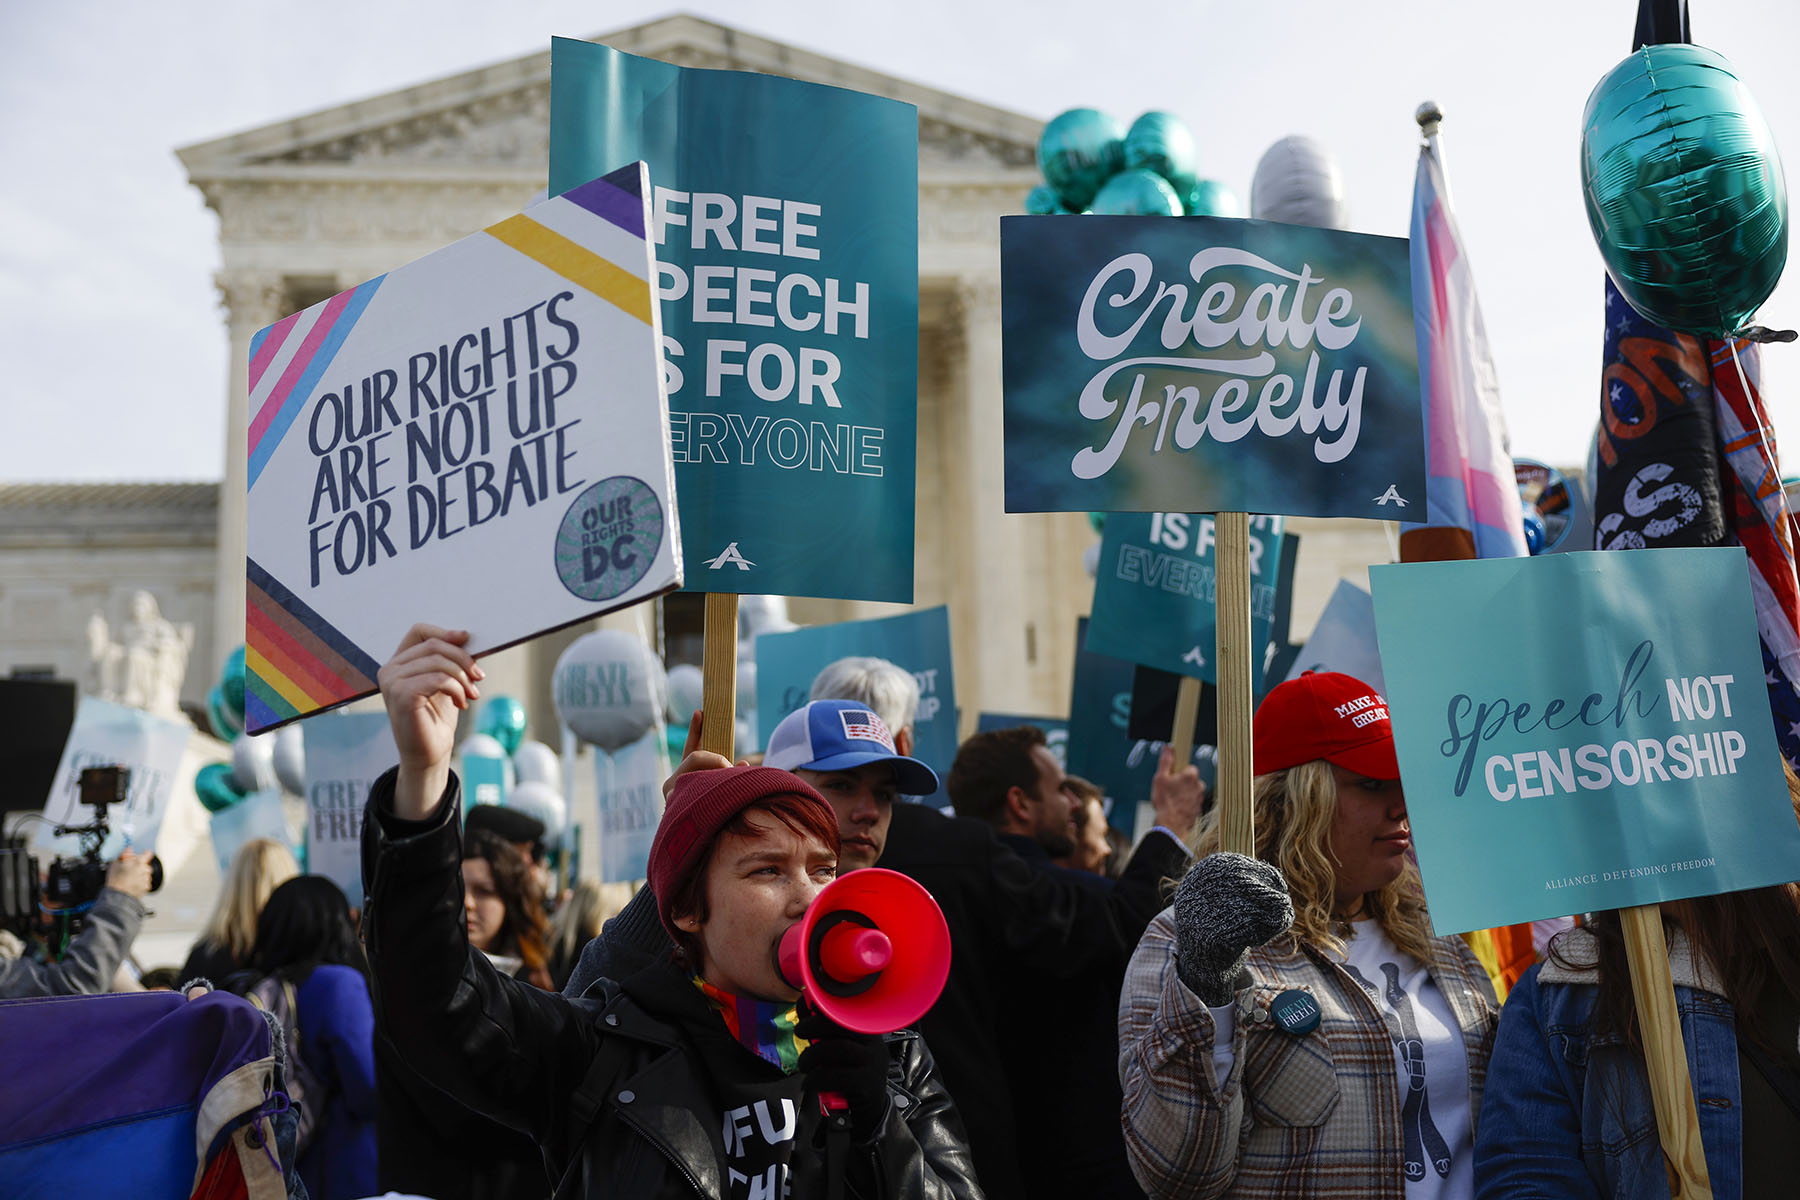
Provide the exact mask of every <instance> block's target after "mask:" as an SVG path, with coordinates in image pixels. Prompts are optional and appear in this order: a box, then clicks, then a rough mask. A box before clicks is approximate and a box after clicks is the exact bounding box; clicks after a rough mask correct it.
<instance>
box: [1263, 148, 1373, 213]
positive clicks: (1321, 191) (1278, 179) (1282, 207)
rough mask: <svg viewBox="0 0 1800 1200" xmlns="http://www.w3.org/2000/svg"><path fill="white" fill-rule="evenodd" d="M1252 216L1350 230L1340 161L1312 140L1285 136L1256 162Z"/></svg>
mask: <svg viewBox="0 0 1800 1200" xmlns="http://www.w3.org/2000/svg"><path fill="white" fill-rule="evenodd" d="M1250 215H1251V216H1252V217H1255V218H1256V219H1257V220H1259V221H1286V222H1287V223H1288V224H1290V225H1317V226H1320V227H1321V228H1325V229H1342V228H1344V227H1345V225H1346V224H1347V222H1348V220H1349V210H1348V209H1347V207H1346V206H1345V203H1344V175H1343V172H1342V171H1340V170H1338V165H1337V159H1336V158H1334V157H1333V156H1332V153H1331V151H1330V150H1327V149H1326V148H1325V147H1324V146H1323V145H1321V144H1319V143H1318V142H1315V141H1313V140H1312V139H1311V138H1307V137H1284V138H1282V139H1281V140H1280V141H1279V142H1276V143H1275V144H1274V145H1273V146H1270V147H1269V148H1268V149H1267V150H1265V151H1264V152H1263V156H1262V161H1260V162H1258V163H1257V164H1256V177H1255V178H1254V179H1252V180H1251V181H1250Z"/></svg>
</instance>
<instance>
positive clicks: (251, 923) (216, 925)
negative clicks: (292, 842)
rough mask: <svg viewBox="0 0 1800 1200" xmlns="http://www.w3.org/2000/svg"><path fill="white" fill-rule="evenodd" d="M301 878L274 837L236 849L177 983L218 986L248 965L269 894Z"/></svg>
mask: <svg viewBox="0 0 1800 1200" xmlns="http://www.w3.org/2000/svg"><path fill="white" fill-rule="evenodd" d="M299 873H300V864H299V863H297V862H295V861H294V854H293V851H291V850H289V849H288V848H287V847H286V846H284V845H282V844H281V843H280V842H278V841H275V840H274V839H273V838H256V839H255V840H253V841H248V842H245V843H244V844H243V845H242V846H239V847H238V852H237V853H236V854H234V855H232V856H231V866H230V867H229V868H227V869H226V871H225V882H224V883H223V884H222V885H221V886H220V888H219V901H218V903H217V904H215V905H213V911H212V916H210V917H208V918H207V919H206V928H204V929H202V930H201V931H200V938H199V940H198V941H196V942H195V943H194V948H193V949H192V950H190V951H189V952H188V956H187V962H185V963H183V964H182V967H181V973H180V975H178V976H177V978H178V979H179V980H181V981H182V982H186V981H187V980H190V979H210V980H212V982H213V983H214V985H218V984H221V983H223V982H224V980H225V977H226V976H227V975H230V974H231V973H232V972H234V971H241V970H243V969H244V968H245V967H246V966H248V965H249V963H250V951H251V949H252V948H253V947H254V946H255V944H256V919H257V918H258V917H260V916H261V915H262V910H263V906H264V905H265V904H267V903H268V902H269V895H270V893H272V892H273V891H274V890H275V889H276V888H278V887H280V886H281V885H282V884H284V883H286V882H287V881H288V880H290V879H292V878H293V877H294V876H296V875H298V874H299Z"/></svg>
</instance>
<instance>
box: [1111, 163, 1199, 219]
mask: <svg viewBox="0 0 1800 1200" xmlns="http://www.w3.org/2000/svg"><path fill="white" fill-rule="evenodd" d="M1093 211H1094V212H1096V213H1104V214H1106V215H1107V216H1112V217H1179V216H1180V215H1181V197H1180V196H1177V195H1176V194H1175V189H1174V188H1172V187H1170V186H1169V184H1168V181H1167V180H1165V179H1164V178H1163V177H1162V176H1161V175H1158V174H1157V173H1156V172H1155V171H1146V170H1143V169H1142V168H1137V169H1135V170H1130V171H1120V172H1119V173H1118V174H1117V175H1114V176H1113V177H1112V178H1111V179H1109V180H1107V181H1106V186H1105V187H1103V188H1101V189H1100V194H1099V195H1098V196H1095V197H1094V207H1093Z"/></svg>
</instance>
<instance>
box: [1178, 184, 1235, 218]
mask: <svg viewBox="0 0 1800 1200" xmlns="http://www.w3.org/2000/svg"><path fill="white" fill-rule="evenodd" d="M1181 203H1182V207H1183V208H1185V209H1186V210H1187V215H1188V216H1190V217H1241V216H1243V215H1244V206H1243V204H1241V203H1240V202H1239V201H1238V198H1237V193H1236V192H1234V191H1232V190H1231V189H1230V188H1228V187H1226V186H1225V185H1224V184H1222V183H1220V182H1219V181H1218V180H1216V179H1197V180H1195V181H1194V186H1193V187H1191V188H1189V189H1188V192H1187V195H1186V196H1184V197H1183V198H1182V202H1181Z"/></svg>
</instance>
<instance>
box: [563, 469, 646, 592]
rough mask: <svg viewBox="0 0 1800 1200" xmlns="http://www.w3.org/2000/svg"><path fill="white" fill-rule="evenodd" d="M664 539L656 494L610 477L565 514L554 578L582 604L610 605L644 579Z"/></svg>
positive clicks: (639, 484) (638, 482)
mask: <svg viewBox="0 0 1800 1200" xmlns="http://www.w3.org/2000/svg"><path fill="white" fill-rule="evenodd" d="M662 540H663V511H662V504H661V502H660V501H658V500H657V498H656V493H655V492H653V491H651V490H650V487H649V485H648V484H646V483H644V481H643V480H641V479H636V478H633V477H632V476H630V475H614V476H613V477H612V478H611V479H603V480H601V481H600V482H599V483H596V484H594V485H593V486H592V487H590V488H588V489H587V490H586V491H584V492H582V493H581V495H579V496H577V497H575V503H573V504H571V505H570V506H569V511H568V512H566V513H564V514H563V519H562V524H561V525H560V526H559V527H558V528H557V531H556V574H557V577H558V578H560V579H561V580H562V581H563V586H564V587H566V588H568V589H569V590H570V591H571V592H573V593H575V595H577V596H580V597H581V598H582V599H583V600H610V599H612V598H613V597H614V596H617V595H620V594H621V593H623V592H626V591H628V590H630V588H631V587H632V585H633V584H635V583H637V581H638V580H640V579H642V578H643V577H644V575H645V573H646V572H648V571H649V570H650V564H651V563H653V562H655V561H656V552H657V550H658V549H660V548H661V547H662Z"/></svg>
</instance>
